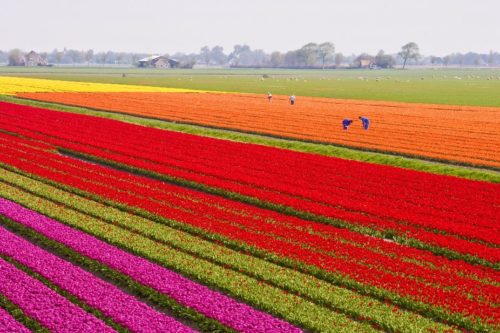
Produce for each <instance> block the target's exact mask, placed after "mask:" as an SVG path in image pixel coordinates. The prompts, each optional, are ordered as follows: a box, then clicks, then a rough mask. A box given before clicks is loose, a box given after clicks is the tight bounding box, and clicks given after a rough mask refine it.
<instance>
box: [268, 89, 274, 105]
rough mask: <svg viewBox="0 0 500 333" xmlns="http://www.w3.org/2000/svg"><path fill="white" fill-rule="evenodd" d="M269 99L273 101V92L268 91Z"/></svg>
mask: <svg viewBox="0 0 500 333" xmlns="http://www.w3.org/2000/svg"><path fill="white" fill-rule="evenodd" d="M267 100H268V101H269V103H271V102H272V101H273V94H271V92H268V93H267Z"/></svg>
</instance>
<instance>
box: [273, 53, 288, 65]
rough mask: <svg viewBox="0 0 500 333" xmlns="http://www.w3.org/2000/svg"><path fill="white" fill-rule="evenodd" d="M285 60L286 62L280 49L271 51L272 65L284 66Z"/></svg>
mask: <svg viewBox="0 0 500 333" xmlns="http://www.w3.org/2000/svg"><path fill="white" fill-rule="evenodd" d="M284 62H285V56H284V55H283V53H281V52H278V51H276V52H273V53H271V59H270V63H271V66H272V67H280V66H283V64H284Z"/></svg>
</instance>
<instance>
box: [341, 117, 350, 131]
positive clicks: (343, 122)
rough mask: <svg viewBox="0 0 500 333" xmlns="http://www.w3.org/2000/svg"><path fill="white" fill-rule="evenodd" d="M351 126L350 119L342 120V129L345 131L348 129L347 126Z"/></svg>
mask: <svg viewBox="0 0 500 333" xmlns="http://www.w3.org/2000/svg"><path fill="white" fill-rule="evenodd" d="M351 124H352V119H344V120H342V127H343V128H344V130H345V131H347V129H348V128H349V126H350V125H351Z"/></svg>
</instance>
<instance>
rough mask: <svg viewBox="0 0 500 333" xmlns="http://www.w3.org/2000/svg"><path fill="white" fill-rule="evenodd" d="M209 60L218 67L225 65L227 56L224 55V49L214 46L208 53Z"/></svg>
mask: <svg viewBox="0 0 500 333" xmlns="http://www.w3.org/2000/svg"><path fill="white" fill-rule="evenodd" d="M210 59H211V60H213V61H214V62H215V63H216V64H218V65H223V64H225V63H226V61H227V56H226V55H225V54H224V48H223V47H222V46H218V45H217V46H214V47H213V48H212V50H211V51H210Z"/></svg>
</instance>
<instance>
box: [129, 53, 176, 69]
mask: <svg viewBox="0 0 500 333" xmlns="http://www.w3.org/2000/svg"><path fill="white" fill-rule="evenodd" d="M137 66H138V67H153V68H176V67H179V62H178V61H177V60H174V59H169V58H167V57H165V56H160V55H156V56H151V57H146V58H143V59H140V60H139V61H138V64H137Z"/></svg>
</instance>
